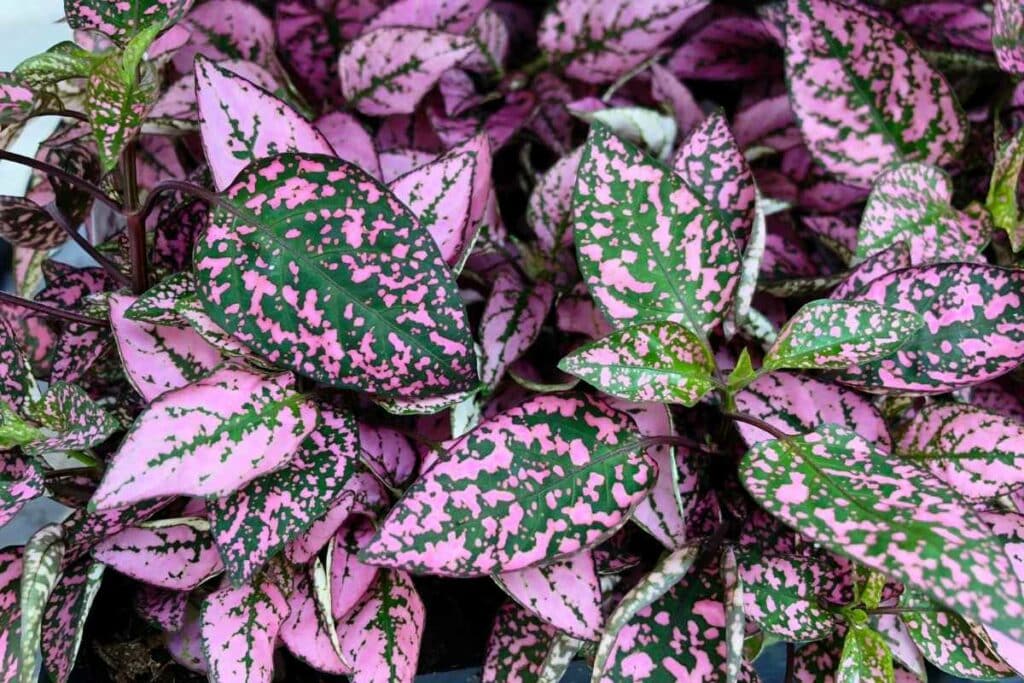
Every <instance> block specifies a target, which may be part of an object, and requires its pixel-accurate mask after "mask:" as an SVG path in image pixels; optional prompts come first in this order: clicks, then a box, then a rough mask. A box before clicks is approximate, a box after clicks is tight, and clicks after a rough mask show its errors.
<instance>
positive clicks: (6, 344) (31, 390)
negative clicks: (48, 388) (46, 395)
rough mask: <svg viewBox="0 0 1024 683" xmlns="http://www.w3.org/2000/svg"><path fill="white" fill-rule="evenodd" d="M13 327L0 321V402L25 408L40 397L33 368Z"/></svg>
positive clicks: (4, 320) (3, 320) (2, 320)
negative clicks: (32, 400)
mask: <svg viewBox="0 0 1024 683" xmlns="http://www.w3.org/2000/svg"><path fill="white" fill-rule="evenodd" d="M18 336H19V335H17V334H16V333H15V332H14V329H12V327H11V325H10V324H9V323H8V322H7V320H6V319H0V372H2V374H0V401H3V402H4V403H7V404H9V405H10V406H12V407H14V408H22V407H24V406H25V405H26V404H27V403H28V402H29V401H30V400H31V399H32V398H34V397H35V396H37V395H38V392H39V390H38V388H36V381H35V378H34V377H33V376H32V367H31V365H30V364H29V360H28V358H27V357H26V354H25V350H24V349H23V348H22V345H21V342H20V341H19V339H18Z"/></svg>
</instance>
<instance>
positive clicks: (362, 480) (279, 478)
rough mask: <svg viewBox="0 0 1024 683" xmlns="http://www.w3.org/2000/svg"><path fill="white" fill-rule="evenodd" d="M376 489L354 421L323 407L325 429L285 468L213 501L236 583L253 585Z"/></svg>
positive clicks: (217, 534) (217, 533)
mask: <svg viewBox="0 0 1024 683" xmlns="http://www.w3.org/2000/svg"><path fill="white" fill-rule="evenodd" d="M375 484H376V482H375V480H374V479H373V475H371V474H370V473H369V472H368V471H367V470H366V469H365V468H364V467H363V466H362V465H361V464H360V461H359V438H358V431H357V426H356V422H355V419H354V418H353V417H352V416H351V415H349V414H348V413H344V412H340V411H338V410H335V409H333V408H330V407H328V406H325V405H321V406H320V423H319V424H318V426H317V427H316V428H315V429H313V431H311V432H310V433H309V435H308V436H307V437H306V438H305V439H304V440H303V441H302V443H301V444H299V445H298V447H297V448H296V452H295V456H294V457H293V458H292V460H291V461H290V462H289V463H288V464H287V465H286V466H285V467H284V468H282V469H280V470H278V471H276V472H271V473H269V474H265V475H263V476H262V477H259V478H258V479H255V480H253V481H252V482H250V483H249V484H247V485H246V486H244V487H243V488H241V489H239V490H238V491H235V492H233V493H231V494H229V495H227V496H225V497H223V498H216V499H211V500H209V501H208V503H207V504H208V509H209V515H210V523H211V524H212V527H213V535H214V538H215V539H216V541H217V547H218V548H219V550H220V554H221V557H223V558H224V564H225V567H226V568H227V572H228V576H229V577H230V579H231V581H232V582H233V583H235V584H236V585H238V584H241V583H243V582H244V581H248V580H249V579H250V578H251V577H252V576H253V575H254V574H255V573H256V572H257V571H258V570H259V569H260V568H261V567H262V566H263V564H264V563H265V562H266V561H267V560H268V559H270V558H271V557H273V556H274V555H276V554H277V553H279V552H280V551H281V550H283V549H284V547H285V546H286V545H288V544H289V543H290V542H292V541H294V540H295V539H297V538H299V537H300V536H301V535H302V534H303V533H305V532H306V531H307V530H308V529H309V528H310V527H311V526H312V525H313V523H314V522H315V521H316V520H317V519H319V518H320V517H322V516H323V515H325V514H327V512H328V511H329V510H330V509H331V508H333V507H334V506H335V505H337V504H338V502H339V501H340V499H341V498H343V497H345V496H356V495H358V493H359V492H360V491H371V492H373V491H376V490H377V487H376V486H375ZM370 502H371V503H372V502H376V501H370Z"/></svg>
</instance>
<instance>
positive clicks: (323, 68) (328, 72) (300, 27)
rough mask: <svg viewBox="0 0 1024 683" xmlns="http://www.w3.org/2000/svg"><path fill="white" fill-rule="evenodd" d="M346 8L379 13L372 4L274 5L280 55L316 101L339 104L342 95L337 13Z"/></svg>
mask: <svg viewBox="0 0 1024 683" xmlns="http://www.w3.org/2000/svg"><path fill="white" fill-rule="evenodd" d="M346 5H348V6H351V7H353V8H356V7H357V6H365V9H368V10H370V11H371V12H372V11H373V10H374V9H376V8H375V7H374V3H372V2H366V3H341V4H339V5H337V6H335V4H334V3H327V4H324V3H307V2H304V1H303V0H285V1H284V2H278V3H276V4H275V5H274V10H275V11H274V32H275V35H276V37H277V48H278V54H279V55H281V58H282V59H283V61H284V63H285V66H287V67H288V71H289V73H291V74H293V75H294V76H295V78H296V82H297V84H298V85H300V86H302V91H303V92H308V93H309V94H310V95H311V96H312V97H313V99H314V100H316V101H326V102H330V101H337V100H338V99H339V96H340V94H341V91H340V86H339V83H338V64H337V61H336V59H337V56H338V50H339V49H340V47H341V44H342V40H343V36H342V35H341V31H339V30H338V29H339V28H341V27H339V26H338V25H337V23H336V22H337V13H338V11H339V10H340V11H344V7H345V6H346ZM318 127H319V126H318ZM366 170H367V171H370V169H366ZM371 172H372V171H371Z"/></svg>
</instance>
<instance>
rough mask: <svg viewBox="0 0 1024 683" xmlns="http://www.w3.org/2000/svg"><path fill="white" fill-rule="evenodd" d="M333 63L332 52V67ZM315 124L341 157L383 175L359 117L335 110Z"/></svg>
mask: <svg viewBox="0 0 1024 683" xmlns="http://www.w3.org/2000/svg"><path fill="white" fill-rule="evenodd" d="M296 1H299V0H296ZM333 63H334V55H333V54H332V55H331V64H332V67H333ZM315 125H316V129H317V130H318V131H320V133H321V135H323V136H324V139H326V140H327V142H328V144H330V146H331V147H332V148H333V149H334V153H335V154H336V155H337V156H338V158H339V159H344V160H345V161H351V162H352V163H353V164H355V165H356V166H358V167H359V168H361V169H363V170H364V171H366V172H367V173H369V174H370V175H372V176H373V177H374V178H377V179H378V180H380V179H381V178H382V177H383V176H382V175H381V170H380V159H379V157H378V156H377V148H376V147H375V146H374V143H373V138H372V137H370V134H369V133H368V132H366V129H365V128H364V127H363V124H362V123H360V122H359V119H357V118H356V117H355V116H353V115H352V114H349V113H348V112H344V111H334V112H331V113H329V114H325V115H323V116H321V117H320V118H318V119H317V120H316V122H315Z"/></svg>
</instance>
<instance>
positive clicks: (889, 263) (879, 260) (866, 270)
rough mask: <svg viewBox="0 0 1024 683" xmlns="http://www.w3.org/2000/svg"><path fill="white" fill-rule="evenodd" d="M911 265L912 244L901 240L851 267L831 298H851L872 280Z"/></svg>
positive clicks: (833, 291)
mask: <svg viewBox="0 0 1024 683" xmlns="http://www.w3.org/2000/svg"><path fill="white" fill-rule="evenodd" d="M911 265H912V264H911V262H910V244H909V243H908V242H907V241H906V240H900V241H899V242H896V243H895V244H893V245H892V246H891V247H887V248H885V249H883V250H882V251H879V252H878V253H877V254H874V255H873V256H869V257H868V258H866V259H864V260H863V261H861V262H860V263H858V264H857V265H856V266H854V267H853V268H851V269H850V271H849V273H847V275H846V277H845V278H844V279H843V281H842V282H840V283H839V284H838V285H836V288H835V289H833V290H832V293H831V294H830V298H832V299H851V298H853V296H854V295H855V294H856V293H857V291H858V290H860V289H862V288H863V287H865V286H867V285H868V284H869V283H871V282H872V281H874V280H877V279H878V278H880V277H882V276H883V275H888V274H889V273H891V272H893V271H896V270H900V269H902V268H909V267H910V266H911Z"/></svg>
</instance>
